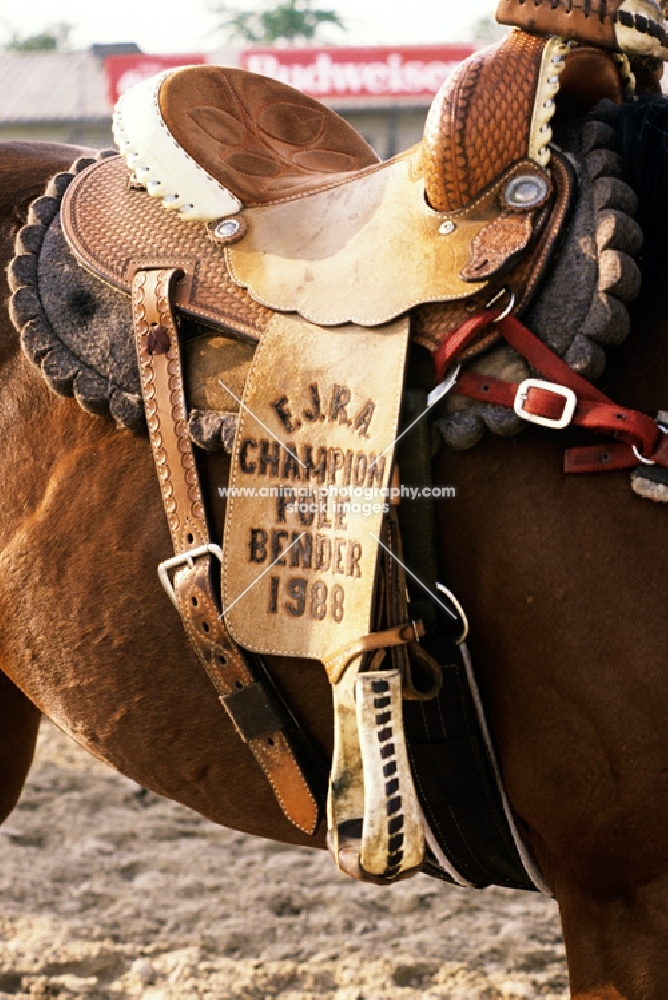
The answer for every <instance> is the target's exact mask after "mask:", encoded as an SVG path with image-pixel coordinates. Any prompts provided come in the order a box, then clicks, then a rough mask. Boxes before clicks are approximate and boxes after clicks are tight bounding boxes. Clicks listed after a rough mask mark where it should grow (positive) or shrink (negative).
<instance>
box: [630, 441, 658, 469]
mask: <svg viewBox="0 0 668 1000" xmlns="http://www.w3.org/2000/svg"><path fill="white" fill-rule="evenodd" d="M631 447H632V448H633V454H634V455H635V457H636V458H637V459H638V461H639V462H642V464H643V465H656V462H654V461H652V459H651V458H645V456H644V455H641V454H640V452H639V451H638V449H637V448H636V446H635V445H634V444H632V445H631Z"/></svg>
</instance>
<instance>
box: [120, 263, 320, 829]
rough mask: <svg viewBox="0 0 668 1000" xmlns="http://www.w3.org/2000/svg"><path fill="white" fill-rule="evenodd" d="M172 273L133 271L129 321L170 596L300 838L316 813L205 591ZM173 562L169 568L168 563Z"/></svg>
mask: <svg viewBox="0 0 668 1000" xmlns="http://www.w3.org/2000/svg"><path fill="white" fill-rule="evenodd" d="M181 274H182V272H181V271H180V270H179V269H177V268H169V269H164V270H146V271H138V272H137V273H136V274H135V276H134V278H133V282H132V316H133V325H134V330H135V337H136V341H137V355H138V359H139V371H140V376H141V385H142V393H143V397H144V406H145V410H146V422H147V424H148V430H149V437H150V440H151V447H152V450H153V457H154V460H155V464H156V470H157V473H158V479H159V482H160V488H161V492H162V498H163V503H164V506H165V513H166V515H167V523H168V525H169V530H170V534H171V536H172V543H173V545H174V552H175V553H176V556H177V557H182V561H181V562H179V560H178V559H177V560H176V562H177V566H176V567H174V574H173V578H172V581H171V584H172V588H173V591H172V593H171V594H170V596H171V597H172V600H173V603H174V604H175V605H176V607H177V609H178V611H179V614H180V615H181V620H182V621H183V625H184V628H185V631H186V634H187V635H188V638H189V639H190V640H191V642H192V644H193V646H194V647H195V651H196V652H197V655H198V657H199V659H200V662H201V663H202V665H203V667H204V669H205V670H206V672H207V674H208V676H209V679H210V680H211V682H212V684H213V686H214V688H215V689H216V692H217V694H218V697H219V699H220V702H221V704H222V705H223V707H224V709H225V711H226V712H227V713H228V715H229V717H230V719H231V721H232V723H233V725H234V727H235V729H236V730H237V732H238V733H239V736H240V737H241V739H242V740H243V741H244V742H245V743H246V744H247V746H248V748H249V749H250V751H251V752H252V754H253V756H254V757H255V759H256V761H257V762H258V764H259V765H260V767H261V768H262V770H263V772H264V774H265V777H266V778H267V780H268V781H269V784H270V785H271V787H272V789H273V792H274V795H275V797H276V800H277V802H278V804H279V805H280V807H281V809H282V811H283V813H284V814H285V816H286V817H287V818H288V819H289V820H290V821H291V822H292V823H293V824H294V825H295V826H296V827H298V828H299V829H300V830H302V831H303V832H304V833H307V834H313V833H315V831H316V828H317V826H318V822H319V808H318V803H317V801H316V798H315V796H314V795H313V793H312V791H311V789H310V787H309V784H308V781H307V779H306V777H305V775H304V773H303V771H302V769H301V767H300V765H299V763H298V761H297V759H296V757H295V753H294V751H293V749H292V747H291V746H290V743H289V741H288V738H287V736H286V734H285V732H284V731H283V730H284V725H283V720H282V718H281V715H280V713H279V711H278V710H277V709H276V707H275V705H274V703H273V700H272V698H271V696H270V695H269V693H268V692H267V690H266V688H265V687H264V686H263V685H262V683H261V681H260V680H258V679H257V678H256V677H255V676H254V675H253V672H252V671H251V668H250V666H249V664H248V663H247V662H246V659H245V657H244V655H243V653H242V651H241V649H240V648H239V647H238V646H237V645H236V643H235V642H234V641H233V639H232V638H231V636H230V635H229V633H228V631H227V628H226V625H225V620H224V617H223V616H222V615H221V614H220V610H219V607H218V603H217V601H216V598H215V596H214V589H213V585H212V565H213V561H214V554H213V552H212V550H215V546H213V545H212V544H211V537H210V534H209V528H208V524H207V519H206V514H205V510H204V504H203V501H202V493H201V488H200V482H199V475H198V472H197V464H196V460H195V455H194V452H193V447H192V443H191V441H190V439H189V437H188V426H187V415H186V401H185V394H184V381H183V372H182V364H181V356H180V345H179V338H178V333H177V328H176V323H175V319H174V312H173V299H174V294H175V289H174V286H175V283H176V281H177V279H178V278H179V277H180V276H181ZM174 562H175V560H169V561H168V563H170V564H173V563H174Z"/></svg>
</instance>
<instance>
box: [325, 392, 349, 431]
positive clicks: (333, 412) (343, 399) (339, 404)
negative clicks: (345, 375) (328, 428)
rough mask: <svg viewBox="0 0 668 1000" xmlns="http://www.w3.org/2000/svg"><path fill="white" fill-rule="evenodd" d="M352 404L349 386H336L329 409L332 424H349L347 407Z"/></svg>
mask: <svg viewBox="0 0 668 1000" xmlns="http://www.w3.org/2000/svg"><path fill="white" fill-rule="evenodd" d="M349 402H350V389H349V388H348V386H347V385H335V386H334V388H333V389H332V401H331V403H330V407H329V419H330V421H331V423H338V424H349V423H350V420H349V419H348V411H347V410H346V406H347V405H348V403H349Z"/></svg>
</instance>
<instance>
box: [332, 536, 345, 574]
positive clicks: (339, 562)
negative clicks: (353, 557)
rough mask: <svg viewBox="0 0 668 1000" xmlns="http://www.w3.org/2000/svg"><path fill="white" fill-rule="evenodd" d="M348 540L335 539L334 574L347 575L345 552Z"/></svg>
mask: <svg viewBox="0 0 668 1000" xmlns="http://www.w3.org/2000/svg"><path fill="white" fill-rule="evenodd" d="M346 545H347V542H346V539H345V538H335V539H334V567H333V570H332V572H334V573H341V574H343V573H345V571H346V567H345V551H346Z"/></svg>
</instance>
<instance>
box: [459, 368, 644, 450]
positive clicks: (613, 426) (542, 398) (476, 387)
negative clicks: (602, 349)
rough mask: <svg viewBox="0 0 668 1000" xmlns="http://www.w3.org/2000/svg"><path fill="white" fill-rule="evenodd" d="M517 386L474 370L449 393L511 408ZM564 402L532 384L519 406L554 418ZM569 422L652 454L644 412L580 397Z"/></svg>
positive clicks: (546, 390) (560, 410) (558, 416)
mask: <svg viewBox="0 0 668 1000" xmlns="http://www.w3.org/2000/svg"><path fill="white" fill-rule="evenodd" d="M561 384H564V383H561ZM569 388H570V386H569ZM518 389H519V384H518V383H517V382H505V381H503V380H502V379H498V378H492V377H490V376H485V375H477V374H476V373H475V372H462V374H461V375H460V376H459V378H458V379H457V382H456V383H455V387H454V389H453V392H455V393H459V394H461V395H463V396H470V397H471V399H478V400H481V401H482V402H487V403H493V404H496V405H498V406H506V407H508V408H509V409H512V408H513V403H514V402H515V398H516V396H517V391H518ZM564 402H565V401H564V397H563V396H562V395H560V394H559V393H557V392H553V391H551V390H549V389H543V388H541V387H537V386H532V387H530V388H529V389H528V390H527V393H526V396H525V398H524V401H523V404H522V409H523V412H524V413H526V414H528V415H529V416H536V417H542V418H543V419H546V420H551V421H558V420H559V418H560V417H561V415H562V413H563V412H564ZM570 422H571V423H573V424H575V426H576V427H587V428H589V430H592V431H598V432H600V433H603V434H618V436H619V437H620V438H621V439H622V440H623V441H625V442H626V443H627V444H628V450H629V451H631V452H632V446H633V445H635V447H636V448H638V449H639V451H640V452H641V454H646V455H651V454H652V452H653V451H654V447H655V444H656V442H657V439H658V437H659V434H660V431H659V428H658V427H657V425H656V423H655V422H654V421H653V420H652V418H651V417H648V416H645V414H644V413H638V412H637V411H636V410H628V409H626V408H625V407H623V406H615V404H614V403H612V402H607V403H602V402H593V401H590V400H587V399H582V398H580V397H578V401H577V405H576V408H575V412H574V414H573V418H572V420H571V421H570ZM636 464H637V460H636Z"/></svg>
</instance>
